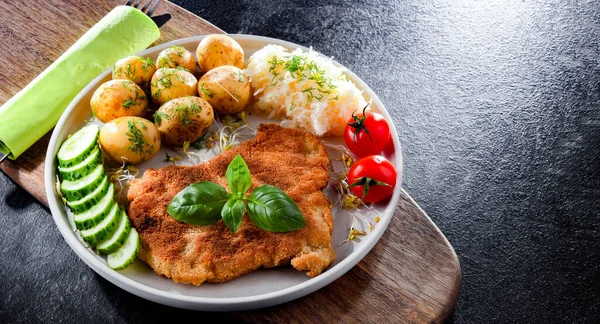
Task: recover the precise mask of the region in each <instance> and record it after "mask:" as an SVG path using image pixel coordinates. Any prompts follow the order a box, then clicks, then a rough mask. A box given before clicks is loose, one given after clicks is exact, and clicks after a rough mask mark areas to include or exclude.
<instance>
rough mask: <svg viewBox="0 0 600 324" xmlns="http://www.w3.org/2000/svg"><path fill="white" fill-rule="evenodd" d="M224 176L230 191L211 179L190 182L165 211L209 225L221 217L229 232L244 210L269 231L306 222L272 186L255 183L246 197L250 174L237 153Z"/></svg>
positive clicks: (175, 216)
mask: <svg viewBox="0 0 600 324" xmlns="http://www.w3.org/2000/svg"><path fill="white" fill-rule="evenodd" d="M225 178H226V179H227V184H228V186H229V190H230V191H231V193H227V191H226V190H225V189H224V188H223V187H221V186H220V185H218V184H216V183H214V182H210V181H202V182H198V183H194V184H192V185H189V186H188V187H186V188H185V189H183V190H182V191H180V192H179V193H178V194H177V195H176V196H175V197H174V198H173V200H172V201H171V203H170V204H169V207H168V208H167V213H169V215H171V216H173V218H175V219H177V220H179V221H182V222H185V223H189V224H194V225H210V224H213V223H216V222H218V221H219V220H220V219H223V222H224V223H225V225H227V227H228V228H229V230H231V231H232V232H236V231H237V229H238V228H239V227H240V224H241V223H242V217H243V215H244V212H248V216H249V217H250V219H251V220H252V221H253V222H254V223H255V224H256V226H258V227H260V228H262V229H264V230H267V231H271V232H289V231H295V230H298V229H300V228H303V227H304V226H305V225H306V223H305V221H304V217H302V212H300V209H299V208H298V205H296V203H295V202H294V201H293V200H292V198H290V197H289V196H288V195H287V194H286V193H285V192H283V190H281V189H279V188H277V187H275V186H271V185H262V186H259V187H257V188H256V189H254V190H253V191H252V193H250V195H249V196H248V197H246V192H247V191H248V189H250V186H251V185H252V177H251V176H250V170H249V169H248V165H247V164H246V162H245V161H244V159H243V158H242V157H241V156H240V155H237V156H236V157H235V158H234V159H233V160H232V161H231V163H230V164H229V166H228V167H227V172H226V173H225Z"/></svg>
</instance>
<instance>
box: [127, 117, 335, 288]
mask: <svg viewBox="0 0 600 324" xmlns="http://www.w3.org/2000/svg"><path fill="white" fill-rule="evenodd" d="M237 154H240V155H241V156H242V157H243V158H244V160H245V161H246V164H247V165H248V168H249V169H250V173H251V174H252V187H251V188H250V191H251V190H252V189H254V188H256V187H258V186H260V185H263V184H270V185H274V186H277V187H279V188H281V189H282V190H283V191H284V192H285V193H287V194H288V195H289V196H290V197H291V198H292V199H293V200H294V202H296V204H297V205H298V207H299V208H300V211H302V215H303V217H304V220H305V221H306V226H305V227H304V228H302V229H300V230H297V231H293V232H286V233H274V232H268V231H265V230H262V229H260V228H258V227H257V226H256V225H254V223H253V222H252V221H251V220H250V218H249V217H248V215H246V214H244V217H243V220H242V223H241V225H240V227H239V228H238V230H237V232H235V233H232V232H231V231H230V230H229V229H228V228H227V226H226V225H225V224H224V223H223V221H222V220H220V221H218V222H217V223H215V224H212V225H208V226H196V225H190V224H186V223H183V222H180V221H178V220H176V219H174V218H173V217H171V216H170V215H169V214H167V206H168V205H169V203H170V202H171V200H172V199H173V197H174V196H175V195H176V194H177V193H178V192H179V191H181V190H182V189H184V188H185V187H187V186H188V185H190V184H193V183H195V182H199V181H203V180H208V181H212V182H215V183H218V184H219V185H221V186H223V187H224V188H228V186H227V180H226V179H225V172H226V170H227V166H228V165H229V163H230V162H231V160H233V158H234V157H235V156H236V155H237ZM328 164H329V157H328V156H327V152H326V151H325V147H324V145H323V143H322V142H321V141H320V140H319V139H318V138H317V137H316V136H314V135H312V134H310V133H308V132H306V131H302V130H298V129H287V128H283V127H281V126H279V125H275V124H267V125H265V124H262V125H260V126H259V128H258V133H257V135H256V138H255V139H252V140H248V141H245V142H243V143H241V144H240V145H239V146H237V147H236V148H233V149H231V150H228V151H226V152H224V153H223V154H221V155H219V156H217V157H215V158H213V159H211V160H209V161H207V162H205V163H201V164H199V165H197V166H167V167H164V168H160V169H148V170H147V171H146V172H145V173H144V176H143V177H142V178H141V179H137V180H134V181H133V182H132V183H131V187H130V189H129V193H128V200H129V202H130V207H129V217H130V218H131V221H132V223H133V226H134V227H135V228H136V229H137V231H138V232H139V234H140V239H141V250H140V253H139V255H138V257H139V258H140V259H142V260H143V261H145V262H146V263H148V265H150V267H152V269H154V271H155V272H156V273H158V274H160V275H164V276H166V277H169V278H172V279H173V280H174V281H175V282H183V283H191V284H194V285H200V284H201V283H202V282H205V281H207V282H225V281H229V280H232V279H234V278H237V277H239V276H241V275H244V274H246V273H249V272H251V271H253V270H256V269H258V268H260V267H264V268H271V267H275V266H280V265H287V264H290V263H291V265H292V266H293V267H294V268H295V269H296V270H299V271H306V273H307V275H309V276H311V277H314V276H317V275H319V274H320V273H321V272H322V271H323V270H324V269H325V268H327V267H328V266H329V265H330V264H331V263H332V262H333V261H334V259H335V251H334V250H333V248H332V247H331V233H332V230H333V220H332V216H331V210H330V208H329V200H328V199H327V198H326V197H325V195H324V194H323V192H322V189H323V188H325V186H327V182H328V180H329V176H328V173H327V168H328ZM250 191H249V192H250Z"/></svg>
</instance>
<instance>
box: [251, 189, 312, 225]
mask: <svg viewBox="0 0 600 324" xmlns="http://www.w3.org/2000/svg"><path fill="white" fill-rule="evenodd" d="M247 211H248V216H250V219H252V221H253V222H254V223H255V224H256V226H258V227H260V228H262V229H264V230H267V231H271V232H288V231H295V230H297V229H300V228H302V227H304V226H305V225H306V223H305V222H304V217H302V212H300V209H299V208H298V205H296V203H295V202H294V201H293V200H292V198H290V196H288V195H287V194H286V193H285V192H283V191H282V190H281V189H279V188H277V187H275V186H271V185H263V186H260V187H258V188H256V189H254V190H253V191H252V193H251V194H250V196H248V206H247Z"/></svg>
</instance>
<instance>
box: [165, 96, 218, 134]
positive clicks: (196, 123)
mask: <svg viewBox="0 0 600 324" xmlns="http://www.w3.org/2000/svg"><path fill="white" fill-rule="evenodd" d="M213 120H214V112H213V109H212V107H211V106H210V104H209V103H208V102H207V101H206V100H204V99H202V98H199V97H191V96H190V97H182V98H175V99H173V100H169V101H167V102H166V103H165V104H164V105H162V106H161V107H160V108H159V109H158V110H157V111H156V112H155V113H154V123H155V124H156V125H157V126H158V131H159V132H160V134H161V136H162V139H163V141H164V142H166V143H169V144H173V145H183V144H184V142H188V143H193V142H195V141H196V140H198V139H199V138H200V137H202V135H204V133H206V131H207V130H208V128H209V127H210V125H211V124H212V122H213Z"/></svg>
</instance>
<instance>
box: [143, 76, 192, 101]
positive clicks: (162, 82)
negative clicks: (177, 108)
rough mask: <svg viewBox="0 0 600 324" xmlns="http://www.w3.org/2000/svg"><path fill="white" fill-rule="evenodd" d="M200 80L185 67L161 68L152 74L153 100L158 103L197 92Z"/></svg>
mask: <svg viewBox="0 0 600 324" xmlns="http://www.w3.org/2000/svg"><path fill="white" fill-rule="evenodd" d="M197 83H198V80H196V77H195V76H194V75H193V74H192V73H190V72H188V71H186V70H185V69H183V68H174V69H172V68H160V69H158V70H156V73H154V75H153V76H152V82H151V93H152V100H153V101H154V103H156V104H158V105H162V104H164V103H165V102H167V101H169V100H171V99H175V98H179V97H185V96H195V95H196V94H197V91H198V89H197V85H196V84H197Z"/></svg>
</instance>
